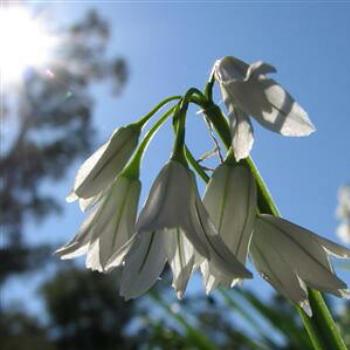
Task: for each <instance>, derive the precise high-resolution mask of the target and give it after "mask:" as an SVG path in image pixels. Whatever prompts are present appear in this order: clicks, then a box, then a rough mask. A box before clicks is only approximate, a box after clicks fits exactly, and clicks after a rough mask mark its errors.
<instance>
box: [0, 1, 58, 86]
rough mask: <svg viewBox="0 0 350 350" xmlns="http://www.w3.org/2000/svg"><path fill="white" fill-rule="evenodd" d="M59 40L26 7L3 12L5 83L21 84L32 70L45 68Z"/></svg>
mask: <svg viewBox="0 0 350 350" xmlns="http://www.w3.org/2000/svg"><path fill="white" fill-rule="evenodd" d="M54 44H55V39H54V37H53V36H52V35H50V34H49V32H48V30H47V28H45V26H44V23H43V22H42V21H41V20H40V19H39V18H35V17H33V16H32V15H31V13H30V12H29V11H27V10H26V9H25V8H22V7H7V8H6V7H5V8H1V9H0V49H1V55H0V74H1V81H2V83H4V84H18V83H20V81H21V78H22V77H23V74H24V73H25V71H26V70H27V69H29V68H40V67H44V66H45V64H46V63H47V62H48V60H49V58H50V52H52V49H53V46H54Z"/></svg>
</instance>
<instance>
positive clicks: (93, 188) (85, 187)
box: [67, 124, 141, 210]
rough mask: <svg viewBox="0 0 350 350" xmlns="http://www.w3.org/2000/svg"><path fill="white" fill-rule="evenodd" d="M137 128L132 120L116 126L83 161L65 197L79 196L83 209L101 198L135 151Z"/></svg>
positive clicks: (138, 134) (71, 199) (76, 197)
mask: <svg viewBox="0 0 350 350" xmlns="http://www.w3.org/2000/svg"><path fill="white" fill-rule="evenodd" d="M140 132H141V128H140V126H138V125H135V124H130V125H128V126H126V127H121V128H119V129H116V130H115V131H114V132H113V134H112V136H111V137H110V138H109V140H108V141H107V142H106V143H105V144H103V145H102V146H101V147H100V148H99V149H98V150H97V151H96V152H95V153H93V154H92V155H91V156H90V157H89V158H88V159H87V160H86V161H85V162H84V163H83V164H82V166H81V167H80V169H79V170H78V173H77V175H76V178H75V181H74V185H73V189H72V191H71V193H70V194H69V195H68V196H67V201H68V202H73V201H75V200H77V199H80V201H79V202H80V206H81V207H82V209H83V210H85V209H86V208H87V207H89V206H90V205H91V204H93V203H95V202H96V201H97V200H98V199H100V197H101V195H103V191H104V190H105V189H107V188H108V186H109V185H110V184H111V183H112V182H113V180H114V179H115V178H116V176H117V175H118V173H119V172H120V171H121V170H122V169H123V168H124V166H125V165H126V163H127V162H128V160H129V158H130V157H131V155H132V153H133V152H134V150H135V148H136V146H137V143H138V139H139V136H140Z"/></svg>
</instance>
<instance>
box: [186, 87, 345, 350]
mask: <svg viewBox="0 0 350 350" xmlns="http://www.w3.org/2000/svg"><path fill="white" fill-rule="evenodd" d="M211 89H212V85H209V87H208V85H207V88H206V97H207V98H208V97H209V98H210V96H211V94H212V92H211ZM192 102H194V103H196V104H198V105H200V106H201V108H203V109H204V112H205V113H206V115H207V116H208V118H209V120H210V122H211V123H212V124H213V126H214V128H215V130H216V131H217V133H218V135H219V136H220V138H221V140H222V142H223V144H224V145H225V146H226V148H227V149H229V148H230V147H231V133H230V128H229V125H228V123H227V120H226V118H225V117H224V116H223V115H222V112H221V110H220V108H219V107H218V106H217V105H215V104H214V103H213V102H212V101H211V100H210V99H207V100H206V102H205V103H203V101H201V100H198V99H192ZM242 162H246V164H247V165H248V166H249V167H250V169H251V171H252V173H253V174H254V176H255V179H256V181H257V185H258V207H259V210H260V212H262V213H266V214H271V215H274V216H281V215H280V212H279V210H278V208H277V206H276V204H275V202H274V200H273V198H272V195H271V193H270V191H269V190H268V187H267V185H266V184H265V181H264V180H263V178H262V176H261V175H260V173H259V171H258V169H257V167H256V166H255V164H254V162H253V160H252V159H251V158H250V157H249V158H247V159H245V160H242ZM200 175H201V174H200ZM202 175H203V174H202ZM202 175H201V176H202ZM309 300H310V306H311V309H312V312H313V316H312V317H311V318H310V317H308V316H307V315H306V314H305V312H304V310H303V309H302V308H300V307H299V306H297V307H296V308H297V310H298V313H299V314H300V316H301V318H302V320H303V323H304V326H305V329H306V331H307V333H308V335H309V337H310V340H311V342H312V345H313V346H314V348H315V349H317V350H347V347H346V345H345V343H344V341H343V339H342V337H341V335H340V332H339V329H338V328H337V326H336V324H335V322H334V320H333V318H332V316H331V313H330V311H329V309H328V307H327V305H326V304H325V302H324V300H323V297H322V294H321V293H320V292H317V291H315V290H311V289H310V290H309Z"/></svg>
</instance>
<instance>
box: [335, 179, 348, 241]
mask: <svg viewBox="0 0 350 350" xmlns="http://www.w3.org/2000/svg"><path fill="white" fill-rule="evenodd" d="M336 215H337V218H338V219H339V220H340V224H339V226H338V228H337V234H338V236H339V238H340V239H341V240H342V241H344V242H345V243H348V244H350V185H344V186H342V187H340V189H339V192H338V207H337V210H336Z"/></svg>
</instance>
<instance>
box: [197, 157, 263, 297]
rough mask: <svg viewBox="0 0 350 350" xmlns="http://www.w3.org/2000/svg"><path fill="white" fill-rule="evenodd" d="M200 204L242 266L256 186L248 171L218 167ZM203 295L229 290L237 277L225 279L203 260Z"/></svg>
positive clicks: (249, 238)
mask: <svg viewBox="0 0 350 350" xmlns="http://www.w3.org/2000/svg"><path fill="white" fill-rule="evenodd" d="M203 203H204V205H205V207H206V209H207V211H208V213H209V216H210V219H211V220H212V222H213V223H214V225H215V227H216V229H217V231H218V232H219V235H220V237H221V238H222V240H223V241H224V242H225V244H226V246H227V247H228V248H229V249H230V251H231V252H232V253H233V254H234V255H235V256H236V257H237V259H238V261H239V262H240V263H241V264H243V265H244V264H245V262H246V258H247V255H248V248H249V243H250V240H251V236H252V233H253V229H254V221H255V217H256V203H257V198H256V183H255V179H254V176H253V175H252V173H251V172H250V170H249V168H247V167H246V166H243V165H231V164H222V165H220V166H219V167H218V168H217V169H216V170H215V171H214V173H213V175H212V177H211V179H210V181H209V183H208V186H207V189H206V192H205V195H204V199H203ZM201 271H202V274H203V278H204V283H205V286H206V292H207V293H209V292H211V291H212V290H213V289H214V288H215V287H217V286H218V285H219V284H223V285H225V286H230V285H231V286H233V285H234V284H236V283H237V282H239V280H240V278H239V277H238V276H234V278H232V276H227V275H225V274H223V273H222V272H221V271H218V270H217V269H215V268H213V266H211V264H209V262H208V261H207V260H205V261H204V262H203V263H202V264H201Z"/></svg>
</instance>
